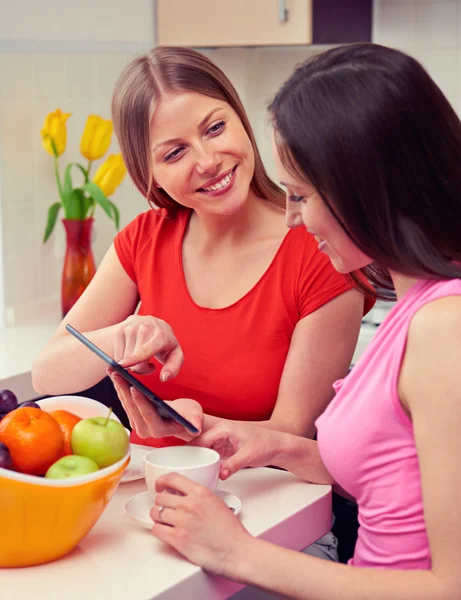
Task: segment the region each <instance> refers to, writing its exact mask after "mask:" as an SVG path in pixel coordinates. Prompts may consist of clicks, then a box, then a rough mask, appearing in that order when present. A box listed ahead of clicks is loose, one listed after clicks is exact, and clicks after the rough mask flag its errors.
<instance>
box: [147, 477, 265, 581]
mask: <svg viewBox="0 0 461 600" xmlns="http://www.w3.org/2000/svg"><path fill="white" fill-rule="evenodd" d="M155 489H156V491H157V495H156V498H155V504H154V506H153V508H152V510H151V513H150V514H151V517H152V520H153V521H154V522H155V524H154V526H153V528H152V533H153V534H154V535H155V536H156V537H157V538H158V539H159V540H162V541H163V542H166V543H167V544H169V545H170V546H173V548H175V549H176V550H177V551H178V552H180V553H181V554H182V555H184V556H185V557H186V558H187V559H188V560H190V561H191V562H193V563H194V564H196V565H199V566H200V567H202V568H203V569H206V570H207V571H211V572H212V573H216V574H218V575H222V576H224V577H228V578H234V579H236V578H237V568H236V565H237V562H238V558H239V555H241V549H242V548H244V547H245V545H246V544H248V542H249V541H251V540H252V539H253V538H252V537H251V535H250V534H249V533H248V531H247V530H246V529H245V528H244V527H243V525H242V524H241V522H240V521H239V519H237V517H235V516H234V515H233V513H232V512H231V511H230V510H229V507H228V506H227V505H226V504H225V503H224V502H223V500H221V498H218V497H217V496H216V495H215V494H213V492H211V491H210V490H209V489H208V488H206V487H204V486H203V485H199V484H198V483H195V482H193V481H191V480H190V479H188V478H187V477H184V476H183V475H179V474H178V473H169V474H168V475H164V476H162V477H159V478H158V479H157V481H156V485H155ZM169 490H171V492H173V493H171V492H170V491H169ZM160 507H163V508H162V510H161V511H160Z"/></svg>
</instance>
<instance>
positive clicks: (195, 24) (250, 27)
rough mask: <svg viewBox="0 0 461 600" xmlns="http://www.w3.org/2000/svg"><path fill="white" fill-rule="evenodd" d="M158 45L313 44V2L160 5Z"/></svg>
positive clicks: (171, 0)
mask: <svg viewBox="0 0 461 600" xmlns="http://www.w3.org/2000/svg"><path fill="white" fill-rule="evenodd" d="M156 34H157V35H156V43H157V44H158V45H171V46H192V47H198V48H205V47H209V46H268V45H294V44H310V43H312V0H156Z"/></svg>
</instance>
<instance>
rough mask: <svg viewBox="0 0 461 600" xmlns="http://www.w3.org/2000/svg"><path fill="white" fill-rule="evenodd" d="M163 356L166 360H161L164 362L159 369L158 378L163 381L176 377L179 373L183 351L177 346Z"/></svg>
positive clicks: (182, 360)
mask: <svg viewBox="0 0 461 600" xmlns="http://www.w3.org/2000/svg"><path fill="white" fill-rule="evenodd" d="M165 358H166V360H162V361H161V362H163V363H164V364H163V367H162V370H161V371H160V380H161V381H163V382H165V381H168V380H169V379H172V378H173V377H176V375H177V374H178V373H179V371H180V369H181V367H182V364H183V362H184V353H183V351H182V349H181V347H180V346H177V347H176V348H174V349H173V350H172V351H171V352H169V353H168V355H167V356H166V357H165Z"/></svg>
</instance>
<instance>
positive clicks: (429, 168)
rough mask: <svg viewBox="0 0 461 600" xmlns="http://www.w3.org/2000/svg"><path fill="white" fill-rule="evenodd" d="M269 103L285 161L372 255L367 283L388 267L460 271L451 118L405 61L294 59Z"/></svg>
mask: <svg viewBox="0 0 461 600" xmlns="http://www.w3.org/2000/svg"><path fill="white" fill-rule="evenodd" d="M269 110H270V113H271V116H272V119H273V123H274V128H275V138H276V144H277V146H278V150H279V152H280V155H281V159H282V161H283V163H284V164H285V166H286V168H287V169H290V170H291V171H292V172H294V173H296V174H297V175H298V176H300V177H302V178H303V179H306V180H307V181H309V182H310V183H311V184H312V185H313V186H314V187H315V188H316V189H317V191H318V192H319V194H320V195H321V196H322V198H323V200H324V201H325V202H326V204H327V205H328V207H329V208H330V210H331V212H332V213H333V215H334V216H335V218H336V219H337V220H338V222H339V223H340V224H341V226H342V227H343V229H344V231H345V232H346V233H347V234H348V235H349V237H350V238H351V239H352V240H353V242H354V243H355V244H356V245H357V247H358V248H360V250H362V252H364V253H365V254H366V255H367V256H369V257H371V258H372V259H373V261H374V262H373V264H372V265H369V266H368V267H365V268H364V269H363V272H364V273H365V275H366V276H367V277H368V279H369V280H370V281H371V282H372V283H373V284H374V285H375V286H377V287H379V288H384V289H387V290H391V289H392V281H391V279H390V276H389V270H392V271H396V272H399V273H402V274H405V275H407V276H412V277H416V278H428V279H450V278H461V266H460V263H461V122H460V120H459V119H458V117H457V115H456V113H455V111H454V110H453V108H452V107H451V105H450V104H449V102H448V100H447V99H446V98H445V96H444V95H443V94H442V92H441V91H440V89H439V88H438V87H437V85H436V84H435V83H434V82H433V81H432V79H431V78H430V76H429V75H428V74H427V72H426V71H425V70H424V68H423V67H422V66H421V65H420V64H419V63H418V62H417V61H416V60H415V59H413V58H411V57H410V56H407V55H406V54H404V53H402V52H399V51H397V50H393V49H390V48H385V47H383V46H378V45H375V44H353V45H349V46H343V47H339V48H334V49H332V50H329V51H327V52H325V53H323V54H320V55H318V56H316V57H314V58H312V59H310V60H308V61H307V62H306V63H304V64H302V65H300V66H299V67H298V68H297V69H296V71H295V72H294V73H293V75H292V76H291V77H290V79H289V80H288V81H287V82H286V83H285V84H284V85H283V87H282V88H281V89H280V90H279V92H278V93H277V95H276V97H275V98H274V100H273V101H272V103H271V105H270V107H269ZM378 295H379V294H378ZM385 295H386V294H384V296H385Z"/></svg>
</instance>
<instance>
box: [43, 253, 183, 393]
mask: <svg viewBox="0 0 461 600" xmlns="http://www.w3.org/2000/svg"><path fill="white" fill-rule="evenodd" d="M137 303H138V290H137V287H136V285H135V283H134V282H133V281H132V280H131V279H130V277H129V276H128V275H127V273H126V272H125V270H124V268H123V267H122V265H121V263H120V261H119V259H118V256H117V253H116V251H115V249H114V247H113V246H111V248H110V249H109V250H108V252H107V254H106V256H105V257H104V260H103V261H102V263H101V265H100V267H99V268H98V270H97V271H96V274H95V276H94V278H93V279H92V281H91V283H90V284H89V286H88V287H87V288H86V290H85V292H84V293H83V294H82V296H81V297H80V298H79V300H78V302H77V303H76V304H75V305H74V306H73V307H72V309H71V310H70V311H69V313H68V314H67V315H66V317H65V319H64V320H63V321H62V323H61V324H60V325H59V327H58V329H57V331H56V333H55V334H54V336H53V337H52V338H51V340H50V341H49V342H48V344H47V345H46V346H45V348H44V349H43V350H42V351H41V352H40V354H39V355H38V356H37V358H36V360H35V361H34V364H33V366H32V381H33V386H34V388H35V390H36V391H37V392H38V393H41V394H52V395H57V394H62V393H69V392H77V391H80V390H84V389H86V388H88V387H91V386H92V385H94V384H96V383H97V382H98V381H100V380H101V379H102V378H103V377H104V376H105V375H106V365H105V363H104V362H103V361H102V360H101V359H100V358H98V357H97V356H95V355H94V354H93V353H92V352H89V351H88V349H87V348H85V346H83V345H82V344H81V343H80V342H79V341H78V340H76V339H75V338H74V337H73V336H71V335H70V334H69V333H68V332H67V330H66V329H65V325H66V323H70V324H71V325H72V326H73V327H75V328H76V329H78V330H79V331H81V332H82V333H83V334H84V335H85V336H87V337H88V338H89V339H90V340H91V341H92V342H94V343H95V344H96V345H97V346H99V347H100V348H101V349H102V350H104V351H105V352H106V353H107V354H109V355H110V356H113V357H114V358H115V360H120V358H122V357H123V356H124V352H125V356H126V351H127V350H128V355H130V358H131V360H129V361H128V366H130V367H134V370H136V368H137V366H138V367H139V368H141V365H143V363H144V362H146V361H148V360H149V358H151V357H152V356H154V355H155V354H156V353H157V352H163V353H164V355H167V356H168V360H167V361H165V365H164V367H163V369H162V373H163V372H164V371H169V372H170V373H171V375H175V374H176V373H177V371H179V368H180V366H181V364H182V361H183V355H182V351H181V349H180V347H179V344H178V342H177V340H176V338H175V337H174V334H173V332H172V331H171V328H170V327H169V325H167V324H166V323H164V322H163V321H161V320H159V319H155V318H154V317H131V316H130V315H132V314H133V312H134V311H135V309H136V305H137ZM127 318H128V320H127ZM141 324H142V330H141V329H140V327H141ZM116 340H119V341H118V343H115V342H116ZM134 340H138V342H139V341H141V342H143V345H142V348H139V347H138V346H137V345H136V343H134ZM131 341H133V343H131ZM117 353H119V354H121V355H120V356H116V355H117ZM167 363H168V364H167Z"/></svg>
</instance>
